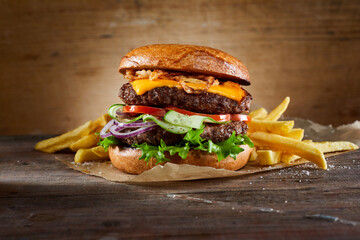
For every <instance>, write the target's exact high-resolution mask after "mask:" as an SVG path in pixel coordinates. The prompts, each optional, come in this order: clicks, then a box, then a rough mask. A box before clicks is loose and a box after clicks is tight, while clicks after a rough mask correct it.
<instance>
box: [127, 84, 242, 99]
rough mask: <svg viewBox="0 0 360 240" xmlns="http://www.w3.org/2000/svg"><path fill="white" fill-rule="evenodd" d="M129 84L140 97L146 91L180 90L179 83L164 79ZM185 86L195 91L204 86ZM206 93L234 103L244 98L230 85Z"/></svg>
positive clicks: (215, 87) (239, 91)
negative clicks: (160, 89) (157, 89)
mask: <svg viewBox="0 0 360 240" xmlns="http://www.w3.org/2000/svg"><path fill="white" fill-rule="evenodd" d="M130 84H131V85H132V86H133V88H134V90H135V92H136V94H137V95H142V94H144V93H146V92H147V91H150V90H152V89H154V88H158V87H170V88H171V87H176V88H182V87H181V85H180V83H179V82H177V81H174V80H166V79H157V80H149V79H141V80H135V81H132V82H130ZM187 85H188V86H189V87H191V88H193V89H195V90H199V89H203V88H204V87H205V86H206V85H205V84H201V83H187ZM208 92H209V93H215V94H218V95H222V96H224V97H227V98H230V99H233V100H235V101H241V99H242V98H243V97H244V96H245V91H244V90H243V89H242V88H241V87H240V86H238V85H237V86H236V85H232V84H224V85H213V86H211V87H210V88H209V89H208Z"/></svg>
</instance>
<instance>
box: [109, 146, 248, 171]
mask: <svg viewBox="0 0 360 240" xmlns="http://www.w3.org/2000/svg"><path fill="white" fill-rule="evenodd" d="M241 147H242V148H243V149H244V151H243V152H241V153H240V154H239V155H238V156H237V157H236V160H234V159H233V158H230V157H227V158H226V159H224V160H222V161H220V162H219V161H218V160H217V156H216V155H215V154H214V153H212V154H209V153H204V152H203V151H200V150H190V152H189V154H188V156H187V158H186V159H181V158H180V157H179V156H178V155H177V154H176V155H174V156H170V155H169V154H167V155H166V157H167V158H169V159H171V163H176V164H190V165H196V166H206V167H213V168H223V169H227V170H238V169H240V168H242V167H243V166H245V164H246V163H247V162H248V159H249V157H250V154H251V151H252V148H250V147H249V146H248V145H242V146H241ZM109 156H110V160H111V163H112V164H113V166H114V167H116V168H118V169H120V170H122V171H124V172H127V173H132V174H140V173H142V172H144V171H146V170H149V169H151V168H153V167H155V166H156V160H155V159H152V160H151V161H149V164H147V163H146V162H145V161H144V160H139V158H140V156H141V150H139V149H135V148H130V147H122V146H111V147H110V148H109ZM164 164H165V163H162V164H161V165H164Z"/></svg>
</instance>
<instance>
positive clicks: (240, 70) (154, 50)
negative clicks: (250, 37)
mask: <svg viewBox="0 0 360 240" xmlns="http://www.w3.org/2000/svg"><path fill="white" fill-rule="evenodd" d="M131 69H133V70H142V69H165V70H174V71H182V72H190V73H197V74H204V75H211V76H214V77H217V78H218V79H219V80H222V79H226V80H231V81H234V82H237V83H239V84H241V85H250V78H249V73H248V71H247V69H246V67H245V65H244V64H243V63H242V62H241V61H240V60H238V59H237V58H235V57H233V56H231V55H229V54H227V53H225V52H223V51H220V50H217V49H214V48H210V47H203V46H195V45H180V44H155V45H149V46H143V47H139V48H135V49H133V50H132V51H130V52H129V53H127V54H126V55H125V56H124V57H123V58H122V59H121V61H120V67H119V72H121V73H122V74H125V72H126V70H131Z"/></svg>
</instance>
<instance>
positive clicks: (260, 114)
mask: <svg viewBox="0 0 360 240" xmlns="http://www.w3.org/2000/svg"><path fill="white" fill-rule="evenodd" d="M267 114H268V112H267V111H266V110H265V108H259V109H256V110H254V111H251V112H250V113H249V116H250V117H251V118H252V119H263V118H265V117H266V116H267Z"/></svg>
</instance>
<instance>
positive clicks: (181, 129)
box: [142, 114, 191, 134]
mask: <svg viewBox="0 0 360 240" xmlns="http://www.w3.org/2000/svg"><path fill="white" fill-rule="evenodd" d="M142 119H143V120H144V122H145V121H149V120H150V121H154V122H155V123H156V124H157V125H159V126H160V127H161V128H163V129H165V130H166V131H168V132H171V133H175V134H184V133H187V132H188V131H190V130H191V128H190V127H186V126H177V125H174V124H171V123H167V122H165V121H162V120H159V119H157V118H156V117H154V116H151V115H149V114H145V115H143V117H142Z"/></svg>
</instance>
